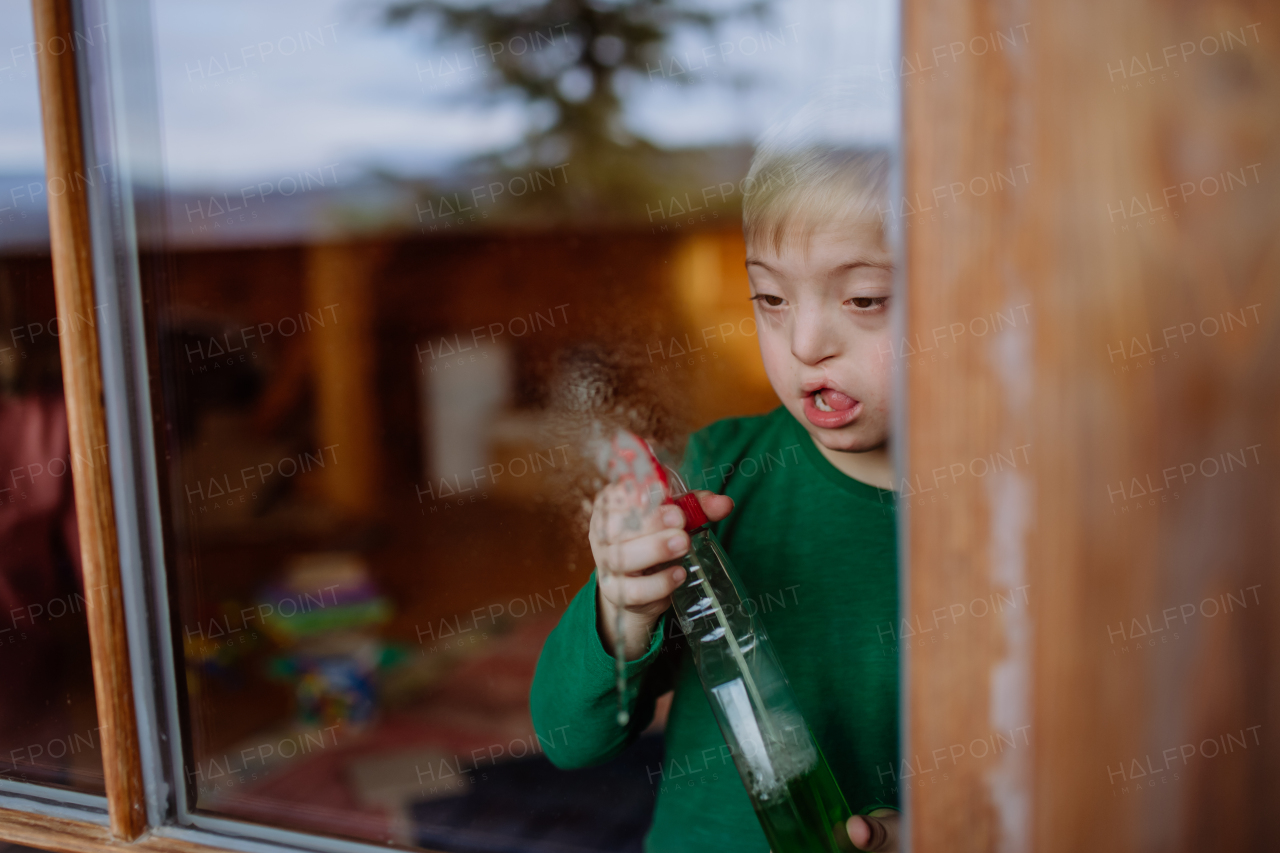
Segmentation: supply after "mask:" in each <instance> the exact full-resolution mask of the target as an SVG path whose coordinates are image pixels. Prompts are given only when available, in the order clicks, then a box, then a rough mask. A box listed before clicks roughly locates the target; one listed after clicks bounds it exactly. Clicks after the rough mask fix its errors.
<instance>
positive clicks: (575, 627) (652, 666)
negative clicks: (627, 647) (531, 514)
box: [529, 572, 672, 769]
mask: <svg viewBox="0 0 1280 853" xmlns="http://www.w3.org/2000/svg"><path fill="white" fill-rule="evenodd" d="M667 619H668V617H667V616H666V615H664V616H663V617H662V618H661V619H660V620H658V623H657V626H656V629H655V631H654V634H653V640H652V641H651V642H650V644H649V649H648V651H646V652H645V653H644V655H643V656H641V657H639V658H637V659H636V660H633V661H628V662H627V664H626V667H625V669H624V672H625V674H626V680H627V684H628V687H629V688H630V689H628V690H627V693H628V696H629V700H630V701H629V702H628V705H629V707H628V712H629V715H630V720H629V721H628V723H627V725H625V726H622V725H619V724H618V695H617V670H616V669H615V664H614V660H613V654H612V653H611V652H610V651H607V650H606V649H605V648H604V644H603V643H602V642H601V640H600V632H599V630H598V629H597V627H596V625H597V622H596V620H597V613H596V575H595V572H592V573H591V577H590V578H589V579H588V580H587V583H586V585H585V586H583V587H582V589H580V590H579V591H578V594H577V595H575V596H574V598H573V601H571V602H570V603H569V606H568V608H567V609H566V610H565V614H564V616H563V617H561V619H560V624H558V625H557V626H556V627H555V630H553V631H552V632H551V634H550V635H549V636H548V637H547V642H546V644H545V645H544V646H543V647H542V654H541V655H540V656H539V657H538V666H537V669H536V670H535V672H534V676H533V687H532V690H531V692H530V696H529V709H530V713H531V714H532V716H533V727H534V731H535V733H536V734H537V736H538V738H539V741H540V742H541V743H542V745H543V750H544V751H545V752H546V755H547V758H548V759H550V760H551V763H552V764H554V765H556V766H557V767H561V768H564V769H572V768H576V767H590V766H592V765H595V764H600V763H603V762H605V761H608V760H609V759H610V758H612V757H614V756H615V755H617V754H618V753H620V752H622V750H624V749H625V748H626V747H627V746H628V745H629V744H630V743H631V742H632V741H634V740H635V739H636V738H637V737H639V736H640V733H641V732H642V731H644V730H645V728H646V727H647V726H648V725H649V723H650V722H651V721H652V720H653V710H654V705H655V703H656V702H657V699H658V697H659V696H661V695H662V694H663V693H665V692H666V691H667V690H669V689H670V688H671V678H672V666H671V652H670V649H669V648H667V646H669V645H670V644H666V643H664V639H665V637H666V635H667V634H668V633H669V632H668V630H667V624H666V623H667ZM632 685H635V687H634V688H632V687H631V686H632Z"/></svg>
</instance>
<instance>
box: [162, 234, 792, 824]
mask: <svg viewBox="0 0 1280 853" xmlns="http://www.w3.org/2000/svg"><path fill="white" fill-rule="evenodd" d="M743 255H744V250H743V246H742V240H741V236H740V234H739V232H738V230H737V228H736V227H732V228H724V229H721V230H702V231H697V230H694V229H691V228H685V229H682V232H681V233H668V234H653V233H651V232H650V231H649V229H647V228H638V229H635V230H617V231H597V232H589V231H579V232H564V231H561V232H554V233H550V234H544V233H517V232H508V233H473V234H469V235H462V234H460V233H459V232H456V231H455V232H454V233H452V234H450V235H448V237H446V238H428V239H412V240H405V241H401V242H391V241H383V242H367V243H348V244H326V245H293V246H283V247H280V246H277V247H264V248H236V249H228V250H220V251H211V250H202V249H187V250H183V251H179V252H177V253H176V255H175V256H174V265H173V270H174V274H173V278H172V282H173V290H172V293H173V302H172V305H171V307H170V308H169V309H168V311H167V314H165V315H162V316H169V317H172V318H174V319H173V320H172V321H171V323H170V327H171V328H174V329H186V330H187V331H186V332H184V333H183V334H175V335H171V336H170V342H169V344H168V346H169V349H170V353H169V354H168V356H167V357H168V358H170V359H173V363H174V364H175V365H176V367H177V368H178V369H176V370H175V371H174V374H175V375H174V381H175V385H176V387H175V390H174V394H175V400H176V401H177V405H178V406H179V408H180V409H182V408H186V409H187V410H189V411H188V415H190V412H191V411H194V412H195V413H196V414H195V416H194V422H193V423H191V424H190V425H189V428H188V429H187V431H186V432H185V434H184V437H183V438H182V440H181V447H180V450H179V452H178V453H177V454H176V456H177V458H178V460H179V462H178V464H177V466H176V468H177V469H179V470H180V474H179V475H178V479H180V480H181V483H182V485H183V486H184V487H185V488H180V489H175V490H174V494H175V495H176V497H175V498H171V500H176V502H177V504H178V505H181V508H182V509H186V510H190V511H188V512H185V513H183V514H182V520H181V521H178V520H177V513H175V523H176V524H178V527H179V531H180V532H179V542H178V549H177V550H178V559H177V560H176V561H175V564H174V567H173V570H172V573H171V583H172V584H173V585H174V587H175V589H176V590H177V592H178V596H179V600H180V602H181V604H180V606H181V612H182V617H183V619H184V621H186V622H189V623H190V624H196V625H202V624H205V623H207V622H208V621H209V618H210V617H213V618H215V619H217V618H222V616H220V614H222V615H223V616H225V614H227V613H231V614H234V613H235V612H236V610H237V608H239V607H243V606H244V604H246V603H247V602H249V601H250V600H251V597H252V595H253V594H254V593H255V591H256V590H257V589H258V588H259V587H260V585H261V583H262V582H263V581H264V579H268V578H271V577H279V576H280V573H281V572H282V567H283V566H284V565H285V564H286V563H287V562H288V560H289V559H290V558H291V557H292V556H293V555H296V554H298V553H302V552H318V551H331V550H337V549H348V550H354V551H358V552H360V553H361V554H362V555H363V558H364V560H365V561H366V562H367V564H368V566H369V568H370V572H371V575H372V577H373V578H374V579H375V580H376V582H377V584H378V585H379V587H380V588H381V589H383V590H385V591H386V594H387V596H388V598H389V599H390V600H391V602H392V603H393V607H394V616H393V617H392V621H391V622H390V623H389V624H388V625H387V626H386V630H385V635H386V637H387V639H388V640H389V641H391V642H392V643H398V644H399V647H400V649H401V650H402V652H406V653H407V654H405V657H404V662H403V665H401V666H399V667H397V668H392V669H390V670H388V673H387V677H386V683H385V685H384V690H383V695H382V700H381V701H382V703H383V706H384V708H383V713H382V715H381V716H380V718H379V722H378V723H377V724H376V725H375V726H374V728H373V730H371V731H370V732H366V733H364V734H362V735H359V736H356V734H354V733H353V732H345V731H337V732H335V735H334V739H333V740H334V743H333V744H332V745H330V747H329V748H327V749H325V750H314V751H313V752H312V753H308V754H307V755H306V756H305V757H304V756H301V755H299V756H298V757H296V758H293V759H291V760H289V761H281V760H280V759H279V757H278V756H277V757H276V759H275V760H274V763H273V764H272V765H271V767H270V768H266V767H264V768H260V769H261V770H262V775H261V778H260V779H257V780H255V779H253V778H249V777H250V776H252V774H248V776H246V778H245V779H244V780H238V779H237V781H235V783H234V784H231V785H224V786H221V787H219V788H218V789H217V790H216V792H214V790H213V788H211V787H210V784H209V780H205V782H204V783H203V785H202V787H201V791H205V789H208V791H206V792H205V794H207V796H208V797H209V798H210V799H209V804H210V806H211V807H216V808H217V809H219V810H225V811H228V812H231V813H239V814H244V815H246V816H249V815H258V816H260V817H267V816H268V814H269V815H270V817H271V818H272V819H273V820H277V821H278V820H281V819H282V818H281V815H282V814H290V813H293V814H295V817H294V818H293V819H292V821H293V822H294V823H295V824H296V825H298V826H304V827H311V828H324V829H328V830H332V831H341V832H344V833H349V834H360V835H366V836H367V835H374V836H377V837H383V836H385V835H386V834H387V833H389V832H391V829H390V828H389V825H387V824H386V823H385V816H381V817H380V816H379V815H380V814H381V813H380V812H378V811H377V809H378V808H381V807H384V806H386V805H387V804H388V803H389V802H391V801H396V798H397V797H398V798H400V800H403V802H401V806H404V807H407V803H408V801H409V800H411V799H413V798H415V797H416V798H419V799H421V797H422V794H421V792H420V791H417V790H416V788H417V786H416V783H415V784H411V785H407V786H405V785H399V786H397V783H396V782H395V780H393V779H388V778H385V776H386V774H385V773H384V772H383V771H386V768H388V767H392V766H393V765H394V767H400V764H403V761H399V763H397V759H395V756H396V755H398V754H401V753H403V754H416V755H422V754H431V755H434V754H436V753H441V754H447V755H452V754H454V753H455V752H456V753H458V754H461V755H467V754H468V751H469V750H471V749H476V748H480V747H484V748H488V745H489V744H491V743H498V742H501V743H508V742H512V741H513V740H520V739H522V738H523V739H525V740H527V739H529V738H530V737H535V734H534V733H533V732H532V730H531V729H530V728H529V722H528V712H527V704H526V703H527V690H528V683H529V681H530V679H531V678H532V671H533V664H534V662H535V660H536V654H537V650H538V648H539V647H540V645H541V637H542V636H543V635H544V634H545V632H546V631H548V630H550V628H551V626H552V625H554V624H555V621H556V619H557V618H558V616H559V614H560V613H561V612H563V608H564V606H565V604H566V603H567V601H568V599H569V597H571V596H572V595H573V593H574V591H576V589H577V588H578V587H579V586H580V585H581V584H582V583H583V582H585V580H586V578H587V574H588V571H589V570H590V567H591V561H590V556H589V552H588V551H587V548H586V543H585V540H581V541H580V537H579V535H578V530H579V529H578V527H577V525H576V523H574V522H573V521H572V520H571V519H569V518H566V517H565V516H564V515H563V514H561V505H560V503H558V502H557V497H558V496H557V495H556V494H555V489H556V488H557V483H559V482H560V481H559V480H557V479H555V475H558V474H562V473H563V471H564V469H565V468H567V467H569V466H570V465H571V464H578V463H579V462H580V460H579V459H578V448H575V447H572V446H571V445H570V444H566V443H565V439H564V438H563V436H560V437H558V438H557V437H555V435H554V431H552V430H549V428H548V427H549V426H550V425H549V423H548V416H547V414H546V410H545V408H544V403H545V398H546V387H545V385H546V380H547V379H548V370H549V369H550V366H551V364H552V362H553V360H554V358H555V357H556V355H557V353H560V352H562V351H563V350H565V349H566V348H568V347H571V346H573V345H575V344H579V343H584V342H594V343H596V344H597V345H600V346H604V347H606V348H612V349H616V350H617V351H619V352H623V351H625V352H630V353H634V356H635V359H636V360H637V361H638V364H636V365H635V368H636V371H637V374H638V375H644V376H646V377H649V379H650V381H654V382H656V383H658V384H661V385H663V386H669V387H672V388H675V389H678V393H679V396H680V399H681V400H682V401H683V402H684V403H685V404H686V405H687V414H688V415H689V417H690V419H691V420H692V421H693V422H694V423H695V424H696V425H700V424H704V423H707V422H710V421H711V420H714V419H716V418H719V417H724V416H727V415H732V414H744V413H750V412H760V411H765V410H767V409H769V408H772V406H773V405H776V398H774V396H773V392H772V391H771V389H770V388H769V385H768V382H767V380H766V379H765V377H764V375H763V371H762V368H761V367H760V363H759V355H758V353H757V349H756V348H757V344H756V340H755V326H754V319H752V313H751V309H750V303H749V302H748V299H747V297H748V289H747V283H746V274H745V269H744V267H743ZM215 307H216V317H213V318H211V317H210V316H209V313H208V312H210V311H211V310H212V309H213V308H215ZM201 312H204V313H201ZM196 317H199V318H202V319H200V320H199V322H196V320H194V319H192V318H196ZM191 329H198V330H199V332H198V334H193V333H191V331H190V330H191ZM229 376H237V377H239V378H237V379H234V380H228V378H227V377H229ZM215 489H216V490H217V496H216V497H214V498H213V499H212V500H211V496H212V495H214V490H215ZM231 498H234V500H232V499H231ZM196 503H200V504H201V506H199V507H196V506H195V504H196ZM188 504H191V506H188ZM177 508H178V506H177V505H175V509H177ZM260 645H261V644H260ZM267 645H269V644H267ZM269 651H270V650H269V649H267V648H265V647H262V648H259V647H253V648H250V649H249V650H248V651H245V652H242V653H240V655H239V657H237V658H235V659H234V662H233V663H232V665H231V668H232V669H233V670H234V672H233V673H230V675H232V676H234V677H222V676H226V675H228V673H227V672H226V671H225V669H226V667H225V666H224V668H223V669H224V671H223V672H222V673H221V675H220V676H218V677H215V674H214V673H213V672H212V671H210V670H209V669H208V668H205V669H204V670H197V671H194V674H193V676H192V677H193V678H195V679H196V681H195V682H193V683H192V688H193V689H194V690H196V691H197V693H198V695H199V701H196V702H193V703H192V714H193V734H194V737H195V748H196V757H197V759H198V760H203V761H204V762H205V764H208V763H209V761H211V760H213V759H217V758H218V756H221V755H223V754H224V753H226V754H231V753H237V752H238V750H240V749H242V748H246V745H252V744H253V743H256V742H258V741H263V742H267V741H271V742H274V741H272V738H274V740H277V741H278V740H280V739H281V738H282V737H286V735H287V731H286V729H287V723H288V721H289V720H290V719H291V716H292V713H293V709H292V705H291V701H292V700H291V694H290V691H289V690H287V689H285V688H284V687H282V686H281V685H274V684H271V683H268V682H266V681H265V680H264V679H263V678H262V677H261V675H260V668H261V664H262V661H263V660H264V658H265V656H266V655H267V654H268V653H269ZM249 695H252V696H253V697H254V698H253V701H246V697H247V696H249ZM463 720H465V721H466V724H465V727H464V728H465V733H464V732H460V731H459V730H457V728H456V726H457V725H458V724H459V722H460V721H463ZM388 762H390V763H388ZM400 769H402V770H403V769H404V768H400ZM267 770H269V771H270V772H267ZM246 772H247V771H246ZM387 772H390V771H387ZM380 774H381V775H380ZM242 775H244V774H242ZM303 779H306V780H308V782H307V784H309V785H313V786H314V785H319V786H320V787H321V788H324V789H325V790H327V791H329V793H328V794H326V793H323V792H318V791H317V790H315V789H312V790H310V792H309V793H307V794H305V795H304V794H299V793H297V791H298V790H301V789H300V788H299V785H301V784H302V783H301V780H303ZM322 780H327V781H322ZM401 781H403V780H401ZM353 785H354V786H355V787H354V788H352V787H351V786H353ZM326 786H327V787H326ZM344 791H346V792H347V793H345V794H344V793H342V792H344ZM361 792H363V793H361ZM202 796H203V795H202ZM326 798H330V799H333V802H327V801H326ZM352 798H354V800H353V799H352ZM215 800H216V803H217V805H216V806H212V804H213V803H214V802H215ZM304 802H306V803H310V804H311V805H321V806H326V805H327V806H328V808H321V809H309V810H307V809H304V810H303V811H301V812H299V811H297V810H292V811H291V808H290V807H289V805H288V804H289V803H295V804H296V805H297V806H298V807H299V808H301V807H302V805H303V803H304ZM360 803H363V804H364V805H360ZM264 808H266V809H268V811H267V812H262V809H264ZM304 812H305V814H304ZM321 813H324V814H325V817H324V819H323V821H322V823H317V822H316V821H318V820H320V818H318V817H316V815H317V814H321Z"/></svg>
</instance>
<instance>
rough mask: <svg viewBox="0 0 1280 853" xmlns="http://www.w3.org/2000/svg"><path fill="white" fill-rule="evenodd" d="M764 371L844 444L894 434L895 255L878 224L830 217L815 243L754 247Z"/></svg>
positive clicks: (836, 445) (819, 435) (804, 418)
mask: <svg viewBox="0 0 1280 853" xmlns="http://www.w3.org/2000/svg"><path fill="white" fill-rule="evenodd" d="M747 273H748V276H749V277H750V279H751V298H752V300H753V302H754V303H755V312H756V323H757V327H758V329H759V337H760V353H761V355H762V356H763V357H764V369H765V373H767V374H768V376H769V381H770V383H772V384H773V390H774V391H776V392H777V393H778V396H779V397H780V398H781V399H782V403H783V405H784V406H786V407H787V408H788V409H789V410H790V411H791V414H793V415H794V416H795V417H796V420H798V421H799V422H800V423H801V424H803V425H804V427H805V429H807V430H808V431H809V434H810V435H812V436H813V437H814V439H816V440H817V441H818V443H819V444H821V445H822V446H824V447H826V448H827V449H829V450H835V451H854V452H859V451H867V450H875V449H878V448H881V447H883V446H885V444H886V442H887V440H888V436H889V387H890V365H891V360H890V359H887V358H886V357H885V354H886V353H891V352H892V345H891V339H890V330H889V301H890V300H889V297H890V294H891V291H892V287H893V266H892V257H891V255H890V254H889V251H888V250H887V249H886V248H885V246H884V238H883V236H882V232H881V229H880V228H879V227H878V225H876V224H875V223H868V224H854V225H850V224H845V223H842V224H840V225H839V226H828V227H826V228H825V229H824V230H819V231H817V232H815V233H814V234H813V235H812V236H811V238H810V239H809V242H808V245H807V247H806V246H805V245H804V244H803V243H802V242H801V241H796V242H795V243H785V244H784V245H783V247H782V251H781V252H780V253H779V252H776V251H774V248H773V246H772V245H753V244H750V245H748V246H747Z"/></svg>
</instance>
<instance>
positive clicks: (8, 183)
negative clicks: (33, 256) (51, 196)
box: [0, 172, 49, 253]
mask: <svg viewBox="0 0 1280 853" xmlns="http://www.w3.org/2000/svg"><path fill="white" fill-rule="evenodd" d="M0 250H19V251H31V250H37V251H40V252H42V253H43V252H48V251H49V206H48V203H47V202H46V200H45V183H44V175H42V174H40V173H39V172H29V173H9V174H3V175H0Z"/></svg>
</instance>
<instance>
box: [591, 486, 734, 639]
mask: <svg viewBox="0 0 1280 853" xmlns="http://www.w3.org/2000/svg"><path fill="white" fill-rule="evenodd" d="M694 494H695V495H697V498H698V503H700V504H701V505H702V511H703V512H705V513H706V514H707V518H708V519H710V520H711V521H719V520H720V519H722V518H724V517H725V516H727V515H728V514H729V513H730V512H731V511H732V510H733V499H732V498H730V497H728V496H726V495H717V494H713V493H712V492H708V491H696V492H694ZM646 503H647V497H646V496H643V495H636V494H634V493H633V492H632V491H630V490H628V489H626V488H625V487H623V486H620V485H610V486H606V487H605V488H604V489H603V490H602V491H601V492H600V494H599V495H597V496H596V502H595V506H594V508H593V509H592V512H591V526H590V531H589V535H588V538H589V539H590V541H591V556H592V557H594V558H595V561H596V567H597V569H598V570H599V571H598V575H597V579H596V580H597V590H598V592H599V596H598V598H597V604H598V610H599V614H600V625H599V626H598V627H599V630H600V637H601V639H602V640H603V641H604V643H605V648H609V649H612V648H613V645H614V643H615V642H616V640H617V636H616V632H617V625H618V613H619V611H621V613H622V623H623V637H624V640H625V643H624V647H625V650H626V657H627V660H635V659H636V658H638V657H640V656H641V655H643V654H644V653H645V652H646V651H647V650H648V648H649V636H650V631H651V630H652V629H653V626H654V624H655V623H656V622H657V621H658V617H660V616H661V615H662V613H663V611H665V610H666V609H667V608H668V607H670V606H671V593H672V592H673V591H674V590H675V589H676V587H678V586H680V584H682V583H684V578H685V570H684V568H683V567H682V566H680V565H679V564H678V563H675V562H674V561H676V560H679V559H680V558H681V557H683V556H684V555H685V554H687V553H688V552H689V534H687V533H685V532H684V513H682V512H681V511H680V508H679V507H678V506H674V505H672V504H662V505H659V506H657V507H649V506H646V505H645V504H646Z"/></svg>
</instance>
